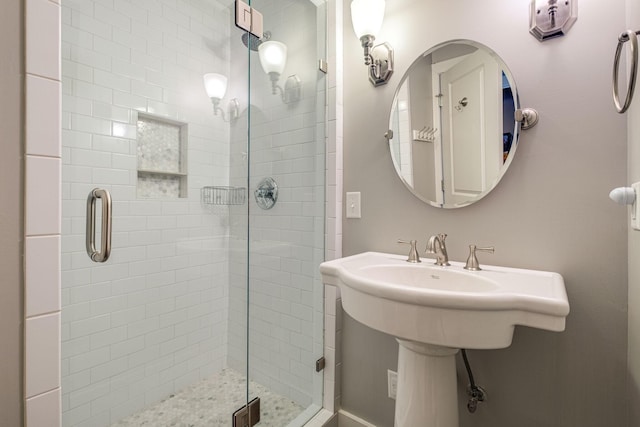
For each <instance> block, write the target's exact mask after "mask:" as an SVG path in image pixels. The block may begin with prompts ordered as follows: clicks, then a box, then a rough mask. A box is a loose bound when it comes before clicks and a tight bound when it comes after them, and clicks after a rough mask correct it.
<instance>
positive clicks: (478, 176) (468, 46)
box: [387, 40, 520, 209]
mask: <svg viewBox="0 0 640 427" xmlns="http://www.w3.org/2000/svg"><path fill="white" fill-rule="evenodd" d="M517 108H519V103H518V96H517V90H516V87H515V85H514V82H513V77H512V76H511V73H510V72H509V70H508V69H507V66H506V65H505V63H504V62H503V61H502V60H501V59H500V58H499V57H498V56H497V55H496V53H494V52H493V51H492V50H491V49H489V48H487V47H486V46H483V45H481V44H479V43H477V42H474V41H471V40H453V41H450V42H445V43H442V44H440V45H438V46H435V47H433V48H431V49H429V50H428V51H426V52H424V53H423V54H421V55H420V56H418V58H416V60H415V61H414V62H413V63H412V64H411V66H410V67H409V69H408V70H407V72H406V73H405V75H404V77H403V78H402V80H401V81H400V83H399V85H398V88H397V90H396V95H395V97H394V100H393V104H392V105H391V114H390V117H389V129H390V131H391V132H390V133H388V134H387V138H388V140H389V149H390V152H391V158H392V161H393V166H394V167H395V170H396V173H397V175H398V177H399V178H400V179H401V181H402V182H403V183H404V185H406V187H407V188H408V189H409V190H410V191H411V192H412V193H413V194H414V195H415V196H417V197H418V198H420V199H421V200H423V201H425V202H427V203H429V204H430V205H432V206H435V207H440V208H447V209H450V208H459V207H463V206H467V205H469V204H471V203H474V202H476V201H478V200H480V199H481V198H482V197H484V196H485V195H487V194H488V193H489V192H490V191H491V190H492V189H493V188H494V187H495V186H496V185H497V184H498V181H500V179H501V178H502V176H503V175H504V174H505V172H506V170H507V169H508V167H509V165H510V164H511V161H512V160H513V157H514V155H515V151H516V148H517V145H518V135H519V133H520V128H519V126H517V123H516V122H515V117H514V112H515V110H516V109H517ZM443 189H444V190H443Z"/></svg>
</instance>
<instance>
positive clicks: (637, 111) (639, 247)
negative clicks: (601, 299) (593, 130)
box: [626, 0, 640, 426]
mask: <svg viewBox="0 0 640 427" xmlns="http://www.w3.org/2000/svg"><path fill="white" fill-rule="evenodd" d="M626 28H632V29H634V30H637V29H640V4H638V2H637V1H635V0H627V27H626ZM637 96H638V94H637V92H636V97H637ZM627 120H628V127H627V132H628V159H627V165H628V181H627V184H631V183H632V182H637V181H640V104H638V99H637V98H636V100H635V102H634V103H633V104H632V105H631V108H630V109H629V111H628V113H627ZM638 259H640V232H638V231H634V230H631V229H629V335H628V337H629V343H628V345H629V352H628V360H629V362H628V363H629V382H628V394H629V426H637V425H640V264H639V263H638V261H637V260H638Z"/></svg>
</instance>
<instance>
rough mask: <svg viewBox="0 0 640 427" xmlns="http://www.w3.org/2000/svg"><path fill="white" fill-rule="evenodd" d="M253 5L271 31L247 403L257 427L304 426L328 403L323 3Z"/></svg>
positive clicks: (258, 68) (256, 155)
mask: <svg viewBox="0 0 640 427" xmlns="http://www.w3.org/2000/svg"><path fill="white" fill-rule="evenodd" d="M251 7H252V8H254V9H256V10H258V11H259V12H260V13H262V15H263V24H264V29H263V32H264V36H263V38H262V39H261V40H260V41H259V42H258V43H256V44H257V46H255V47H254V48H255V49H256V50H257V52H253V53H250V54H249V66H248V69H249V75H250V85H249V89H250V91H249V99H250V111H249V113H250V126H249V159H248V162H249V179H248V180H249V183H248V187H249V194H250V195H251V197H250V199H251V200H250V201H251V203H250V205H249V245H248V248H247V249H248V254H249V260H248V267H249V268H248V272H247V273H248V288H247V290H248V294H247V297H248V301H247V302H248V307H249V316H248V319H249V324H248V334H249V336H248V338H249V344H248V345H249V347H248V360H249V372H248V376H249V380H250V381H249V400H252V399H254V398H256V397H260V399H261V401H262V406H263V407H264V409H263V411H262V412H263V414H264V415H265V416H267V415H268V416H269V417H270V420H269V422H268V423H266V424H262V422H261V424H260V425H267V426H289V425H290V426H301V425H303V424H304V423H305V422H306V421H308V420H309V419H310V417H311V416H312V415H313V414H315V413H316V412H317V411H318V410H319V409H320V408H321V406H322V386H323V374H322V372H316V361H317V360H318V359H319V358H321V357H322V356H323V322H324V317H323V309H324V307H323V302H324V296H323V285H322V282H321V279H320V276H319V271H318V266H319V264H320V263H321V262H322V261H323V260H324V226H325V222H324V209H325V208H324V201H325V194H324V184H325V122H326V121H325V106H326V96H325V95H326V78H325V74H324V73H323V72H322V71H320V70H319V60H320V59H324V58H325V38H326V33H325V28H326V4H325V3H324V2H323V1H313V2H312V1H308V0H305V1H294V0H252V1H251ZM232 174H233V171H232ZM264 418H265V417H264V416H263V419H264ZM265 421H266V420H265Z"/></svg>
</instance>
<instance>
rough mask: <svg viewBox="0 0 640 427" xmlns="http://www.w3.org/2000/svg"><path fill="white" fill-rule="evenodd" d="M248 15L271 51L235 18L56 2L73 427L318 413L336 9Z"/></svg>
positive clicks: (219, 2) (177, 4) (112, 3)
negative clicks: (328, 20) (329, 42)
mask: <svg viewBox="0 0 640 427" xmlns="http://www.w3.org/2000/svg"><path fill="white" fill-rule="evenodd" d="M254 3H256V2H255V1H254ZM252 6H253V7H255V8H258V9H259V10H260V11H261V12H262V14H263V17H264V31H263V37H261V38H260V39H258V38H255V39H254V38H250V37H249V36H248V35H247V33H246V32H244V31H242V30H240V29H238V28H236V27H235V4H234V2H233V1H231V0H144V1H133V0H109V1H104V0H63V1H62V75H63V105H62V109H63V117H62V136H63V138H62V139H63V149H62V150H63V174H62V175H63V176H62V188H63V224H62V227H63V237H62V270H63V284H62V305H63V308H62V367H61V372H62V406H63V408H62V409H63V425H64V426H66V427H75V426H87V427H99V426H110V425H115V426H140V425H153V426H170V425H174V424H176V425H183V424H184V425H194V426H202V427H204V426H206V427H211V426H225V427H228V426H229V425H231V422H232V414H233V413H234V411H235V410H237V409H239V408H242V407H246V406H247V403H248V402H249V401H252V400H253V399H254V398H256V397H260V399H261V411H260V416H261V421H260V423H259V424H258V425H259V426H272V427H283V426H286V425H290V426H292V427H293V426H301V425H303V424H304V423H305V422H306V420H308V419H309V418H310V417H311V415H312V414H313V413H314V412H316V411H317V410H318V409H319V408H320V406H321V400H322V373H317V372H315V361H316V360H317V359H318V358H320V357H321V356H322V351H323V348H322V345H323V344H322V325H323V294H322V290H323V287H322V283H321V281H320V278H319V274H318V271H317V266H318V265H319V263H320V262H321V261H322V260H323V255H324V142H325V138H324V126H325V125H324V122H325V120H324V111H325V105H326V101H325V78H324V74H323V73H322V72H320V71H318V67H317V61H318V59H320V58H324V38H325V34H324V28H325V10H324V2H321V1H317V0H315V1H314V2H311V1H308V0H295V1H294V0H261V1H260V3H259V4H257V3H256V4H252ZM268 41H273V42H281V43H284V44H285V45H286V47H287V61H286V64H285V65H284V67H283V68H282V69H281V70H280V72H279V73H278V76H276V75H275V74H267V73H265V71H264V70H263V67H262V66H261V63H260V60H259V46H260V45H263V44H264V45H265V46H269V45H267V42H268ZM205 75H208V77H207V82H208V84H207V85H206V84H205V80H204V76H205ZM268 178H271V179H273V182H274V183H275V184H272V185H271V186H269V185H267V186H266V187H264V186H261V183H263V182H271V181H268ZM276 186H277V188H276ZM96 189H97V190H96ZM90 194H93V195H95V196H97V197H96V198H95V199H93V198H90V197H89V195H90ZM107 194H109V195H110V196H109V197H110V199H111V201H112V203H111V211H110V215H109V213H108V212H107V210H106V209H103V208H104V207H105V204H104V202H105V200H107V199H108V196H107ZM88 201H89V202H90V203H89V209H87V202H88ZM265 207H268V209H263V208H265ZM92 211H93V212H94V213H95V215H94V217H95V221H89V226H87V217H89V218H91V216H92V215H87V213H88V212H89V213H91V212H92ZM103 212H104V213H103ZM109 216H110V217H111V227H110V233H111V250H110V255H109V257H106V253H105V252H106V251H105V250H104V249H103V248H102V243H103V242H105V243H106V238H107V236H108V235H109V230H107V229H106V228H104V229H103V228H102V224H103V223H105V224H106V221H107V220H108V219H109ZM87 233H88V234H89V236H90V237H91V236H93V235H95V239H94V241H93V245H92V244H91V243H89V244H87ZM87 247H88V248H89V249H92V248H95V249H96V251H98V252H99V253H98V254H94V256H93V259H92V257H90V255H89V254H88V252H87ZM96 261H98V262H96Z"/></svg>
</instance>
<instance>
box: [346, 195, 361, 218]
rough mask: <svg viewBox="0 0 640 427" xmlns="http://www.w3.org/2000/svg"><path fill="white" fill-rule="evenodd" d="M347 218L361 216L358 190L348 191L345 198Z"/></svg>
mask: <svg viewBox="0 0 640 427" xmlns="http://www.w3.org/2000/svg"><path fill="white" fill-rule="evenodd" d="M346 208H347V218H361V217H362V212H361V211H360V192H359V191H357V192H348V193H347V198H346Z"/></svg>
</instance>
